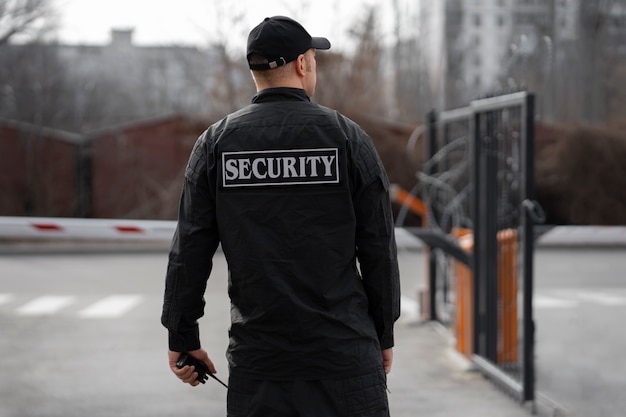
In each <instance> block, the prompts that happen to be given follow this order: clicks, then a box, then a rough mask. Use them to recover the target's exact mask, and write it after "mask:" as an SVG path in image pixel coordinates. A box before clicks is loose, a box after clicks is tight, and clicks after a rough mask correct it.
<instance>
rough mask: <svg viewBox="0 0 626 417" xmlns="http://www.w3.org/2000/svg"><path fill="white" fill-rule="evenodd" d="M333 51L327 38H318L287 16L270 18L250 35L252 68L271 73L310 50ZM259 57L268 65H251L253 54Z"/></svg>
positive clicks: (248, 55) (248, 53) (248, 54)
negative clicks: (271, 70)
mask: <svg viewBox="0 0 626 417" xmlns="http://www.w3.org/2000/svg"><path fill="white" fill-rule="evenodd" d="M311 48H314V49H330V42H329V41H328V39H326V38H314V37H311V35H309V32H307V31H306V29H304V28H303V27H302V25H301V24H300V23H298V22H296V21H295V20H293V19H291V18H289V17H285V16H274V17H266V18H265V19H264V20H263V21H262V22H261V23H260V24H259V25H258V26H257V27H255V28H254V29H252V30H251V31H250V34H249V35H248V52H247V54H246V56H247V58H248V65H249V66H250V69H251V70H256V71H259V70H267V69H272V68H276V67H280V66H281V65H285V64H286V63H288V62H291V61H293V60H294V59H296V58H297V57H298V56H299V55H300V54H303V53H305V52H306V51H308V50H309V49H311ZM253 53H254V54H259V55H260V56H262V57H263V58H266V59H267V61H268V63H267V64H251V63H250V55H251V54H253Z"/></svg>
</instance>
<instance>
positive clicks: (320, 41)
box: [311, 38, 330, 49]
mask: <svg viewBox="0 0 626 417" xmlns="http://www.w3.org/2000/svg"><path fill="white" fill-rule="evenodd" d="M311 48H315V49H330V41H329V40H328V39H326V38H311Z"/></svg>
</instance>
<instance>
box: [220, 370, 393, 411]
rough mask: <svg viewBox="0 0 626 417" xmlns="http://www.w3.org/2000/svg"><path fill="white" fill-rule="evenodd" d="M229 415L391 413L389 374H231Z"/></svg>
mask: <svg viewBox="0 0 626 417" xmlns="http://www.w3.org/2000/svg"><path fill="white" fill-rule="evenodd" d="M227 410H228V414H227V415H228V417H389V403H388V400H387V376H386V375H385V371H384V370H383V368H382V367H380V369H377V370H375V371H374V372H372V373H369V374H367V375H362V376H358V377H350V378H343V379H330V380H319V381H300V380H295V381H267V380H259V379H249V378H242V377H233V376H231V377H230V378H229V381H228V399H227Z"/></svg>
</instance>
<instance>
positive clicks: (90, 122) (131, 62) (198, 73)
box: [0, 29, 242, 132]
mask: <svg viewBox="0 0 626 417" xmlns="http://www.w3.org/2000/svg"><path fill="white" fill-rule="evenodd" d="M0 61H2V62H3V63H4V64H6V65H3V67H2V68H0V87H2V88H0V117H3V118H8V119H15V120H20V121H26V122H30V123H35V124H39V125H42V126H46V127H54V128H59V129H64V130H69V131H76V132H78V131H89V130H92V129H94V128H99V127H102V126H108V125H111V124H119V123H124V122H129V121H132V120H136V119H140V118H145V117H156V116H160V115H163V114H171V113H181V114H185V115H188V116H190V117H205V118H206V117H210V116H211V115H214V114H224V113H227V112H228V111H229V110H230V103H229V102H228V100H221V99H218V98H216V95H219V94H221V95H222V96H223V97H228V96H229V93H230V91H228V87H229V86H232V85H237V84H242V82H241V80H239V79H237V78H235V79H233V78H234V77H238V73H237V72H236V71H231V70H230V68H229V67H228V64H229V62H230V60H228V59H227V58H225V52H224V51H223V50H222V49H220V48H219V47H210V48H204V49H200V48H197V47H192V46H184V45H164V46H162V45H158V46H143V45H136V44H135V43H133V30H132V29H113V30H112V31H111V40H110V42H109V43H108V44H104V45H83V44H77V45H68V44H57V43H32V44H9V45H5V46H4V47H3V48H0Z"/></svg>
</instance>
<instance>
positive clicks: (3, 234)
mask: <svg viewBox="0 0 626 417" xmlns="http://www.w3.org/2000/svg"><path fill="white" fill-rule="evenodd" d="M175 228H176V222H175V221H168V220H124V219H76V218H61V217H0V238H54V239H76V238H81V239H131V240H132V239H136V240H169V239H171V238H172V235H173V234H174V229H175Z"/></svg>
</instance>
